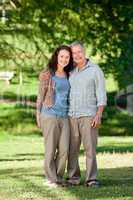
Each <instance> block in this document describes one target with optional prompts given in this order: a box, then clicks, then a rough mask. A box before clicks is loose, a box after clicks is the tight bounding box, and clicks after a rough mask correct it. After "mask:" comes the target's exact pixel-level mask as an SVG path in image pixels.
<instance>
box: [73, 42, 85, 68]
mask: <svg viewBox="0 0 133 200" xmlns="http://www.w3.org/2000/svg"><path fill="white" fill-rule="evenodd" d="M71 49H72V54H73V60H74V62H75V63H76V64H80V63H81V64H82V63H83V62H84V61H85V51H84V49H83V48H82V47H81V46H80V45H75V46H72V48H71Z"/></svg>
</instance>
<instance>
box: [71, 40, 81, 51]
mask: <svg viewBox="0 0 133 200" xmlns="http://www.w3.org/2000/svg"><path fill="white" fill-rule="evenodd" d="M77 45H80V46H81V47H82V48H83V49H84V45H83V43H82V42H80V41H74V42H73V43H71V44H70V47H73V46H77Z"/></svg>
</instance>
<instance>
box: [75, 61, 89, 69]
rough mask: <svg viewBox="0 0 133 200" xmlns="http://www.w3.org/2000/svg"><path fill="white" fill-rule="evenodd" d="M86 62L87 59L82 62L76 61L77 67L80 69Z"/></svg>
mask: <svg viewBox="0 0 133 200" xmlns="http://www.w3.org/2000/svg"><path fill="white" fill-rule="evenodd" d="M86 64H87V59H85V60H84V61H83V62H82V63H78V64H77V67H78V69H79V70H80V69H82V68H84V67H85V65H86Z"/></svg>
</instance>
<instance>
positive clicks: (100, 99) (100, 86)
mask: <svg viewBox="0 0 133 200" xmlns="http://www.w3.org/2000/svg"><path fill="white" fill-rule="evenodd" d="M95 86H96V98H97V106H105V105H107V95H106V87H105V78H104V74H103V71H102V70H101V69H100V67H99V66H97V67H96V71H95Z"/></svg>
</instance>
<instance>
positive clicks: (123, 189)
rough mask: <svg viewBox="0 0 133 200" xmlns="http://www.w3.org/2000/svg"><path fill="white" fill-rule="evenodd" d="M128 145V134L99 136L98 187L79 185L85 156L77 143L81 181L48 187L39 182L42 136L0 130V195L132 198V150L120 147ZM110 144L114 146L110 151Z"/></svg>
mask: <svg viewBox="0 0 133 200" xmlns="http://www.w3.org/2000/svg"><path fill="white" fill-rule="evenodd" d="M128 146H130V147H132V149H133V138H132V137H100V138H99V146H98V149H97V152H98V154H97V160H98V169H99V174H98V178H99V180H100V181H101V182H102V186H101V188H98V189H94V188H86V187H84V186H83V184H84V179H85V158H84V154H83V148H82V147H81V151H80V159H79V160H80V166H81V172H82V179H81V183H82V185H81V186H77V187H69V188H56V189H50V188H48V187H46V186H43V181H44V175H43V158H44V153H43V152H44V147H43V138H42V137H40V136H37V135H34V136H32V137H29V136H11V135H7V134H5V135H4V134H2V135H1V136H0V147H1V151H0V162H1V164H0V199H1V200H53V199H54V200H81V199H82V200H88V199H90V200H132V199H133V190H132V184H133V173H132V170H133V168H132V166H133V159H132V158H133V152H128V151H126V149H125V148H124V147H128ZM105 147H106V148H105ZM112 148H113V149H114V150H113V151H110V149H112ZM103 149H104V151H103ZM122 149H123V151H122V153H120V152H121V150H122ZM127 150H128V148H127Z"/></svg>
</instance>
